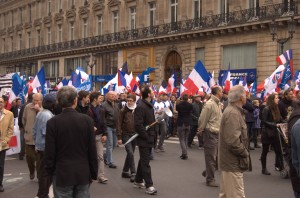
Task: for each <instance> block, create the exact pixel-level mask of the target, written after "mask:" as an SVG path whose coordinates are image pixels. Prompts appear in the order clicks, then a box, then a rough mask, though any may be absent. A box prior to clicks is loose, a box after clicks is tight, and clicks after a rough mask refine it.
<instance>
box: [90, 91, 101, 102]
mask: <svg viewBox="0 0 300 198" xmlns="http://www.w3.org/2000/svg"><path fill="white" fill-rule="evenodd" d="M99 96H101V93H100V92H98V91H94V92H92V93H91V94H90V101H91V102H93V101H94V100H95V99H96V100H97V99H98V97H99Z"/></svg>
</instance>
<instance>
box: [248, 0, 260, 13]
mask: <svg viewBox="0 0 300 198" xmlns="http://www.w3.org/2000/svg"><path fill="white" fill-rule="evenodd" d="M249 8H250V9H251V16H252V17H256V16H258V15H259V0H249Z"/></svg>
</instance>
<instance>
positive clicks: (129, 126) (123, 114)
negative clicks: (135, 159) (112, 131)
mask: <svg viewBox="0 0 300 198" xmlns="http://www.w3.org/2000/svg"><path fill="white" fill-rule="evenodd" d="M117 134H118V139H119V140H121V139H122V135H128V136H131V135H134V134H135V130H134V115H133V110H130V109H129V108H128V107H127V106H125V107H123V109H121V111H120V115H119V121H118V126H117Z"/></svg>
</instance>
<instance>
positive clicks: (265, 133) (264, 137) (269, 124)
mask: <svg viewBox="0 0 300 198" xmlns="http://www.w3.org/2000/svg"><path fill="white" fill-rule="evenodd" d="M261 122H262V124H263V126H264V130H262V134H261V142H262V143H263V144H269V143H270V140H271V139H273V138H278V131H277V126H276V125H277V124H278V123H282V122H283V120H282V118H280V120H279V121H277V122H276V121H275V120H274V118H273V115H272V112H271V110H270V109H269V107H268V106H266V107H265V108H264V109H263V112H262V119H261Z"/></svg>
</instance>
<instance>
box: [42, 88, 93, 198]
mask: <svg viewBox="0 0 300 198" xmlns="http://www.w3.org/2000/svg"><path fill="white" fill-rule="evenodd" d="M57 101H58V104H59V105H60V106H61V107H62V108H63V111H62V113H61V114H59V115H57V116H55V117H53V118H51V119H50V120H49V121H48V122H47V126H46V148H45V163H46V170H47V172H48V173H49V174H50V175H51V176H53V191H54V197H56V198H63V197H90V195H89V186H90V183H91V181H92V180H97V170H98V162H97V150H96V143H95V135H94V123H93V120H92V119H91V118H90V117H89V116H88V115H85V114H82V113H78V112H77V111H76V110H75V108H76V105H77V92H76V90H75V89H74V88H72V87H68V86H65V87H62V88H60V89H59V90H58V92H57Z"/></svg>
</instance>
